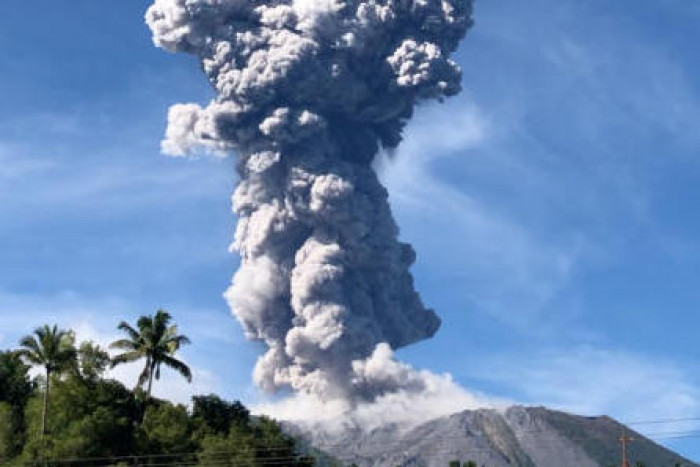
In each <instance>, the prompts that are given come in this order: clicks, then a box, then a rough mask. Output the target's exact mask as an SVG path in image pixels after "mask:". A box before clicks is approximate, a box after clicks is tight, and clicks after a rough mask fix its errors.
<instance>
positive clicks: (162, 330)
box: [110, 310, 192, 398]
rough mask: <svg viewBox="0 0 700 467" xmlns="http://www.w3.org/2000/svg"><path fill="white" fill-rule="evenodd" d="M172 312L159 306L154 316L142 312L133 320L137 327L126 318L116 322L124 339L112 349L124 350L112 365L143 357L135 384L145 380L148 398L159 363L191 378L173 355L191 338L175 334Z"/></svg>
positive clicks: (118, 341) (158, 377)
mask: <svg viewBox="0 0 700 467" xmlns="http://www.w3.org/2000/svg"><path fill="white" fill-rule="evenodd" d="M171 321H172V316H170V313H168V312H167V311H164V310H158V312H156V314H155V316H142V317H141V318H139V320H138V321H137V322H136V328H138V329H135V328H134V327H132V326H131V325H129V323H127V322H126V321H122V322H121V323H119V326H118V329H119V330H120V331H123V332H124V333H125V334H126V335H127V338H126V339H120V340H117V341H115V342H113V343H112V344H111V345H110V348H112V349H118V350H122V351H124V352H123V353H121V354H119V355H117V356H116V357H114V358H113V359H112V368H114V367H115V366H117V365H120V364H122V363H131V362H135V361H138V360H141V359H145V360H146V363H145V365H144V367H143V371H142V372H141V375H140V376H139V379H138V383H137V385H136V387H137V388H142V387H143V385H144V384H146V383H148V386H147V389H146V392H147V394H148V396H149V398H150V396H151V390H152V389H153V380H154V379H156V380H158V379H160V367H161V365H165V366H167V367H170V368H172V369H173V370H175V371H177V372H178V373H180V374H181V375H182V376H183V377H185V378H186V379H187V381H188V382H192V372H191V371H190V368H189V367H188V366H187V365H186V364H185V363H183V362H182V361H180V360H178V359H176V358H175V353H176V352H177V351H178V350H180V347H182V346H183V345H186V344H189V343H190V340H189V339H188V338H187V337H186V336H183V335H180V334H178V329H177V326H176V325H175V324H170V322H171Z"/></svg>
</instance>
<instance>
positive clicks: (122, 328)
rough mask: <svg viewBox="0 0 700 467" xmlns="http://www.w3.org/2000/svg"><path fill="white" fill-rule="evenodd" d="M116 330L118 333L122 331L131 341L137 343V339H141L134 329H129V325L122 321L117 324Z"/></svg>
mask: <svg viewBox="0 0 700 467" xmlns="http://www.w3.org/2000/svg"><path fill="white" fill-rule="evenodd" d="M117 329H119V330H120V331H124V332H125V333H126V334H127V335H128V336H129V338H130V339H131V340H133V341H138V340H139V338H140V337H141V336H140V335H139V333H138V331H137V330H136V329H134V328H133V327H131V325H130V324H129V323H127V322H126V321H122V322H121V323H119V326H117Z"/></svg>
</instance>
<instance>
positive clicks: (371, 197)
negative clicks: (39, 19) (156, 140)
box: [146, 0, 472, 401]
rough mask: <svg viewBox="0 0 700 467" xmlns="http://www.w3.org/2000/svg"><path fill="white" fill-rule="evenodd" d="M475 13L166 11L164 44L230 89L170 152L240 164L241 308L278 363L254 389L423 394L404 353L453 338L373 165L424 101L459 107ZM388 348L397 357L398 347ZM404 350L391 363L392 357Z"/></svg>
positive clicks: (332, 2) (176, 129) (250, 5)
mask: <svg viewBox="0 0 700 467" xmlns="http://www.w3.org/2000/svg"><path fill="white" fill-rule="evenodd" d="M471 3H472V2H471V0H363V1H361V0H267V1H263V0H155V3H154V4H153V5H152V6H151V7H150V9H149V10H148V13H147V15H146V19H147V22H148V25H149V26H150V28H151V30H152V31H153V35H154V41H155V43H156V44H157V45H158V46H160V47H163V48H165V49H167V50H170V51H174V52H186V53H189V54H193V55H195V56H196V57H198V59H199V60H200V61H201V64H202V68H203V70H204V72H205V73H206V75H207V77H208V78H209V81H210V82H211V84H212V85H213V87H214V88H215V89H216V92H217V97H216V98H215V99H214V100H213V101H212V102H211V103H210V104H209V105H208V106H206V107H204V108H203V107H200V106H199V105H196V104H185V105H175V106H173V107H172V108H171V109H170V114H169V126H168V129H167V135H166V139H165V141H164V142H163V149H164V151H165V152H167V153H169V154H172V155H185V154H188V153H191V152H194V151H201V150H202V149H204V150H206V151H209V152H212V153H217V154H225V153H229V152H236V153H238V156H239V162H238V173H239V175H240V183H239V185H238V187H237V189H236V191H235V194H234V196H233V206H234V211H235V213H236V214H237V215H238V216H239V219H240V221H239V224H238V228H237V231H236V239H235V243H234V245H233V247H234V248H235V249H236V250H237V251H238V252H239V253H240V255H241V258H242V264H241V268H240V269H239V271H238V272H237V273H236V275H235V277H234V279H233V284H232V285H231V287H230V288H229V290H228V291H227V292H226V297H227V299H228V301H229V303H230V304H231V306H232V308H233V311H234V313H235V315H236V316H237V317H238V319H239V321H240V322H241V323H242V325H243V327H244V328H245V331H246V333H247V335H248V337H249V338H251V339H256V340H261V341H264V342H265V344H266V345H267V347H268V348H269V350H268V351H267V353H266V354H265V355H264V356H262V357H261V358H260V360H259V361H258V363H257V366H256V369H255V373H254V377H255V380H256V382H257V384H259V385H260V386H261V387H262V388H264V389H266V390H270V391H274V390H276V389H279V388H282V387H291V388H293V389H294V390H298V391H304V392H309V393H313V394H316V395H318V396H320V397H321V398H322V399H336V398H338V399H340V398H342V399H346V400H351V401H352V400H355V401H361V400H373V399H375V398H376V397H378V396H380V395H382V394H385V393H387V392H391V391H396V390H399V389H401V390H412V389H413V388H415V389H416V390H420V389H421V387H422V386H423V385H424V384H425V383H424V381H422V380H421V378H420V375H419V373H418V372H415V371H414V370H412V369H410V368H408V367H407V366H405V365H403V364H401V363H399V362H396V361H395V360H394V359H393V355H392V353H391V349H397V348H400V347H402V346H406V345H408V344H411V343H414V342H417V341H420V340H423V339H426V338H429V337H431V336H432V335H433V334H434V333H435V332H436V331H437V329H438V327H439V325H440V320H439V318H438V317H437V316H436V315H435V313H434V312H433V311H432V310H429V309H426V308H425V307H424V305H423V303H422V302H421V300H420V297H419V296H418V294H417V293H416V292H415V290H414V287H413V279H412V277H411V274H410V272H409V268H410V266H411V265H412V264H413V262H414V261H415V253H414V251H413V249H412V248H411V247H410V246H409V245H407V244H405V243H401V242H399V241H398V240H397V237H398V228H397V226H396V224H395V222H394V220H393V217H392V215H391V212H390V209H389V204H388V202H387V192H386V190H385V189H384V187H382V186H381V184H380V183H379V181H378V179H377V176H376V174H375V172H374V171H373V169H372V167H371V163H372V161H373V159H374V157H375V155H376V154H377V152H378V151H379V149H380V148H381V147H384V148H393V147H396V146H397V145H398V144H399V142H400V141H401V134H402V130H403V128H404V126H405V124H406V122H407V120H408V119H409V118H410V117H411V115H412V113H413V109H414V106H415V105H416V104H417V103H418V102H420V101H421V100H426V99H442V98H444V97H447V96H451V95H454V94H456V93H457V92H459V90H460V79H461V72H460V69H459V67H458V66H457V64H456V63H455V62H454V61H452V60H450V55H451V54H452V53H453V52H454V51H455V49H456V48H457V45H458V43H459V41H460V40H461V39H462V37H463V36H464V35H465V33H466V31H467V29H468V28H469V26H470V25H471V11H472V4H471ZM387 345H388V346H387ZM389 346H390V348H391V349H390V348H389Z"/></svg>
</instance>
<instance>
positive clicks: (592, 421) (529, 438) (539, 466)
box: [287, 407, 697, 467]
mask: <svg viewBox="0 0 700 467" xmlns="http://www.w3.org/2000/svg"><path fill="white" fill-rule="evenodd" d="M287 429H288V430H289V431H291V432H292V433H294V434H295V435H297V436H301V437H303V438H305V439H306V440H307V441H308V442H309V444H310V445H312V446H314V447H316V448H318V449H321V450H323V451H325V452H328V453H330V454H331V455H333V456H334V457H335V458H337V459H338V460H340V461H342V462H343V463H346V464H351V463H355V464H357V465H358V466H360V467H397V466H402V467H446V466H447V465H448V464H449V463H450V461H454V460H458V461H460V462H462V463H465V462H467V461H474V462H476V463H477V465H479V466H482V465H483V466H486V467H514V466H518V467H520V466H522V467H561V466H566V467H598V466H600V467H608V466H611V465H620V457H621V456H620V446H619V443H618V438H619V437H620V435H621V434H622V432H623V430H626V431H627V432H628V433H630V434H631V435H633V436H634V437H635V438H636V441H635V442H634V443H633V444H632V445H631V449H630V453H631V455H630V458H631V459H630V460H631V462H632V465H635V463H636V462H637V461H642V462H644V464H645V465H646V466H648V467H673V466H675V465H676V464H680V465H683V466H696V465H697V464H694V463H692V462H690V461H688V460H687V459H683V458H682V457H680V456H678V455H677V454H675V453H673V452H671V451H669V450H668V449H666V448H664V447H662V446H659V445H658V444H655V443H654V442H652V441H650V440H648V439H646V438H644V437H643V436H641V435H639V434H637V433H634V432H633V431H631V430H629V429H627V428H625V427H624V426H623V425H621V424H619V423H618V422H616V421H614V420H613V419H611V418H609V417H581V416H576V415H570V414H567V413H564V412H557V411H552V410H548V409H546V408H543V407H511V408H509V409H507V410H505V411H496V410H488V409H482V410H474V411H464V412H461V413H457V414H454V415H451V416H447V417H443V418H439V419H436V420H432V421H430V422H427V423H424V424H422V425H419V426H417V427H415V428H412V429H409V430H405V429H402V428H401V427H400V426H397V425H395V424H389V425H385V426H382V427H380V428H377V429H375V430H372V431H370V432H365V431H363V430H361V429H360V428H358V427H355V426H347V427H345V428H344V429H342V430H340V431H332V432H331V431H328V430H325V429H323V428H321V427H319V426H316V427H313V428H311V427H307V428H300V427H298V426H296V427H295V426H291V425H287Z"/></svg>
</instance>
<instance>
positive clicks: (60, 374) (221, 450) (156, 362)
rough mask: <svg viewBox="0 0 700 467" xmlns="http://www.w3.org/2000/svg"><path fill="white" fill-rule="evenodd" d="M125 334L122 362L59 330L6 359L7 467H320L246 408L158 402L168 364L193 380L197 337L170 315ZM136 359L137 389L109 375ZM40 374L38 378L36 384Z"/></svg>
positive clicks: (1, 459)
mask: <svg viewBox="0 0 700 467" xmlns="http://www.w3.org/2000/svg"><path fill="white" fill-rule="evenodd" d="M118 329H120V330H121V331H123V332H124V333H125V334H126V338H125V339H122V340H118V341H117V342H115V343H113V344H112V347H113V348H115V349H118V350H120V351H121V353H120V354H118V355H117V356H116V357H115V358H114V359H112V358H110V356H109V354H108V353H107V352H106V351H105V350H104V349H102V348H101V347H100V346H99V345H97V344H95V343H93V342H82V343H80V344H77V343H76V342H75V337H74V334H73V333H72V332H71V331H70V330H63V329H60V328H59V327H58V326H43V327H41V328H38V329H37V330H36V331H34V333H33V334H32V335H29V336H26V337H24V338H23V339H22V340H21V342H20V348H19V349H17V350H14V351H6V352H0V465H9V466H20V465H22V466H25V465H26V466H37V467H40V466H42V467H43V466H52V467H59V466H79V467H81V466H86V467H97V466H132V465H134V466H135V465H139V466H148V465H152V466H155V465H158V466H167V465H188V466H197V465H201V466H214V465H216V466H231V467H234V466H235V467H261V466H265V465H271V464H274V465H275V466H278V467H285V466H286V467H312V466H313V464H314V461H313V459H312V458H310V457H307V456H304V455H301V454H300V453H299V449H298V446H297V444H296V442H295V440H294V439H292V438H290V437H288V436H286V435H285V434H284V433H282V431H281V429H280V427H279V426H278V425H277V424H276V423H275V422H274V421H272V420H270V419H267V418H264V417H260V418H258V417H252V416H251V415H250V413H249V411H248V409H246V407H245V406H243V404H241V403H240V402H237V401H236V402H227V401H225V400H223V399H221V398H220V397H218V396H216V395H213V394H212V395H202V396H197V397H194V398H193V399H192V404H191V407H185V406H183V405H176V404H173V403H171V402H168V401H165V400H159V399H156V398H154V397H152V396H151V390H152V387H153V382H154V381H155V380H158V379H159V378H160V373H161V366H162V365H164V366H166V367H169V368H172V369H174V370H175V371H176V372H178V373H180V374H181V375H183V376H184V377H185V378H186V379H187V381H191V379H192V374H191V371H190V369H189V368H188V367H187V365H186V364H185V363H183V362H182V361H180V360H178V359H177V358H176V353H177V351H178V350H179V349H180V347H181V346H182V345H185V344H188V343H189V339H188V338H187V337H186V336H184V335H180V334H179V333H178V329H177V326H175V325H174V324H172V318H171V316H170V315H169V314H168V313H167V312H165V311H162V310H160V311H158V312H157V313H156V314H155V316H144V317H142V318H140V319H139V320H138V322H137V325H136V327H135V328H134V327H132V326H130V325H129V324H127V323H124V322H122V323H121V324H120V325H119V327H118ZM135 361H143V362H144V368H143V371H142V372H141V375H140V378H139V381H138V384H137V386H136V388H134V389H133V390H130V389H129V388H126V387H125V386H124V385H123V384H122V383H121V382H119V381H116V380H112V379H108V378H106V377H105V373H106V370H107V369H108V368H110V367H114V366H115V365H119V364H122V363H128V362H135ZM32 367H37V368H40V369H41V370H42V371H41V374H40V376H37V377H36V378H31V376H30V370H31V368H32ZM183 383H184V381H183ZM144 387H145V388H144Z"/></svg>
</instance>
